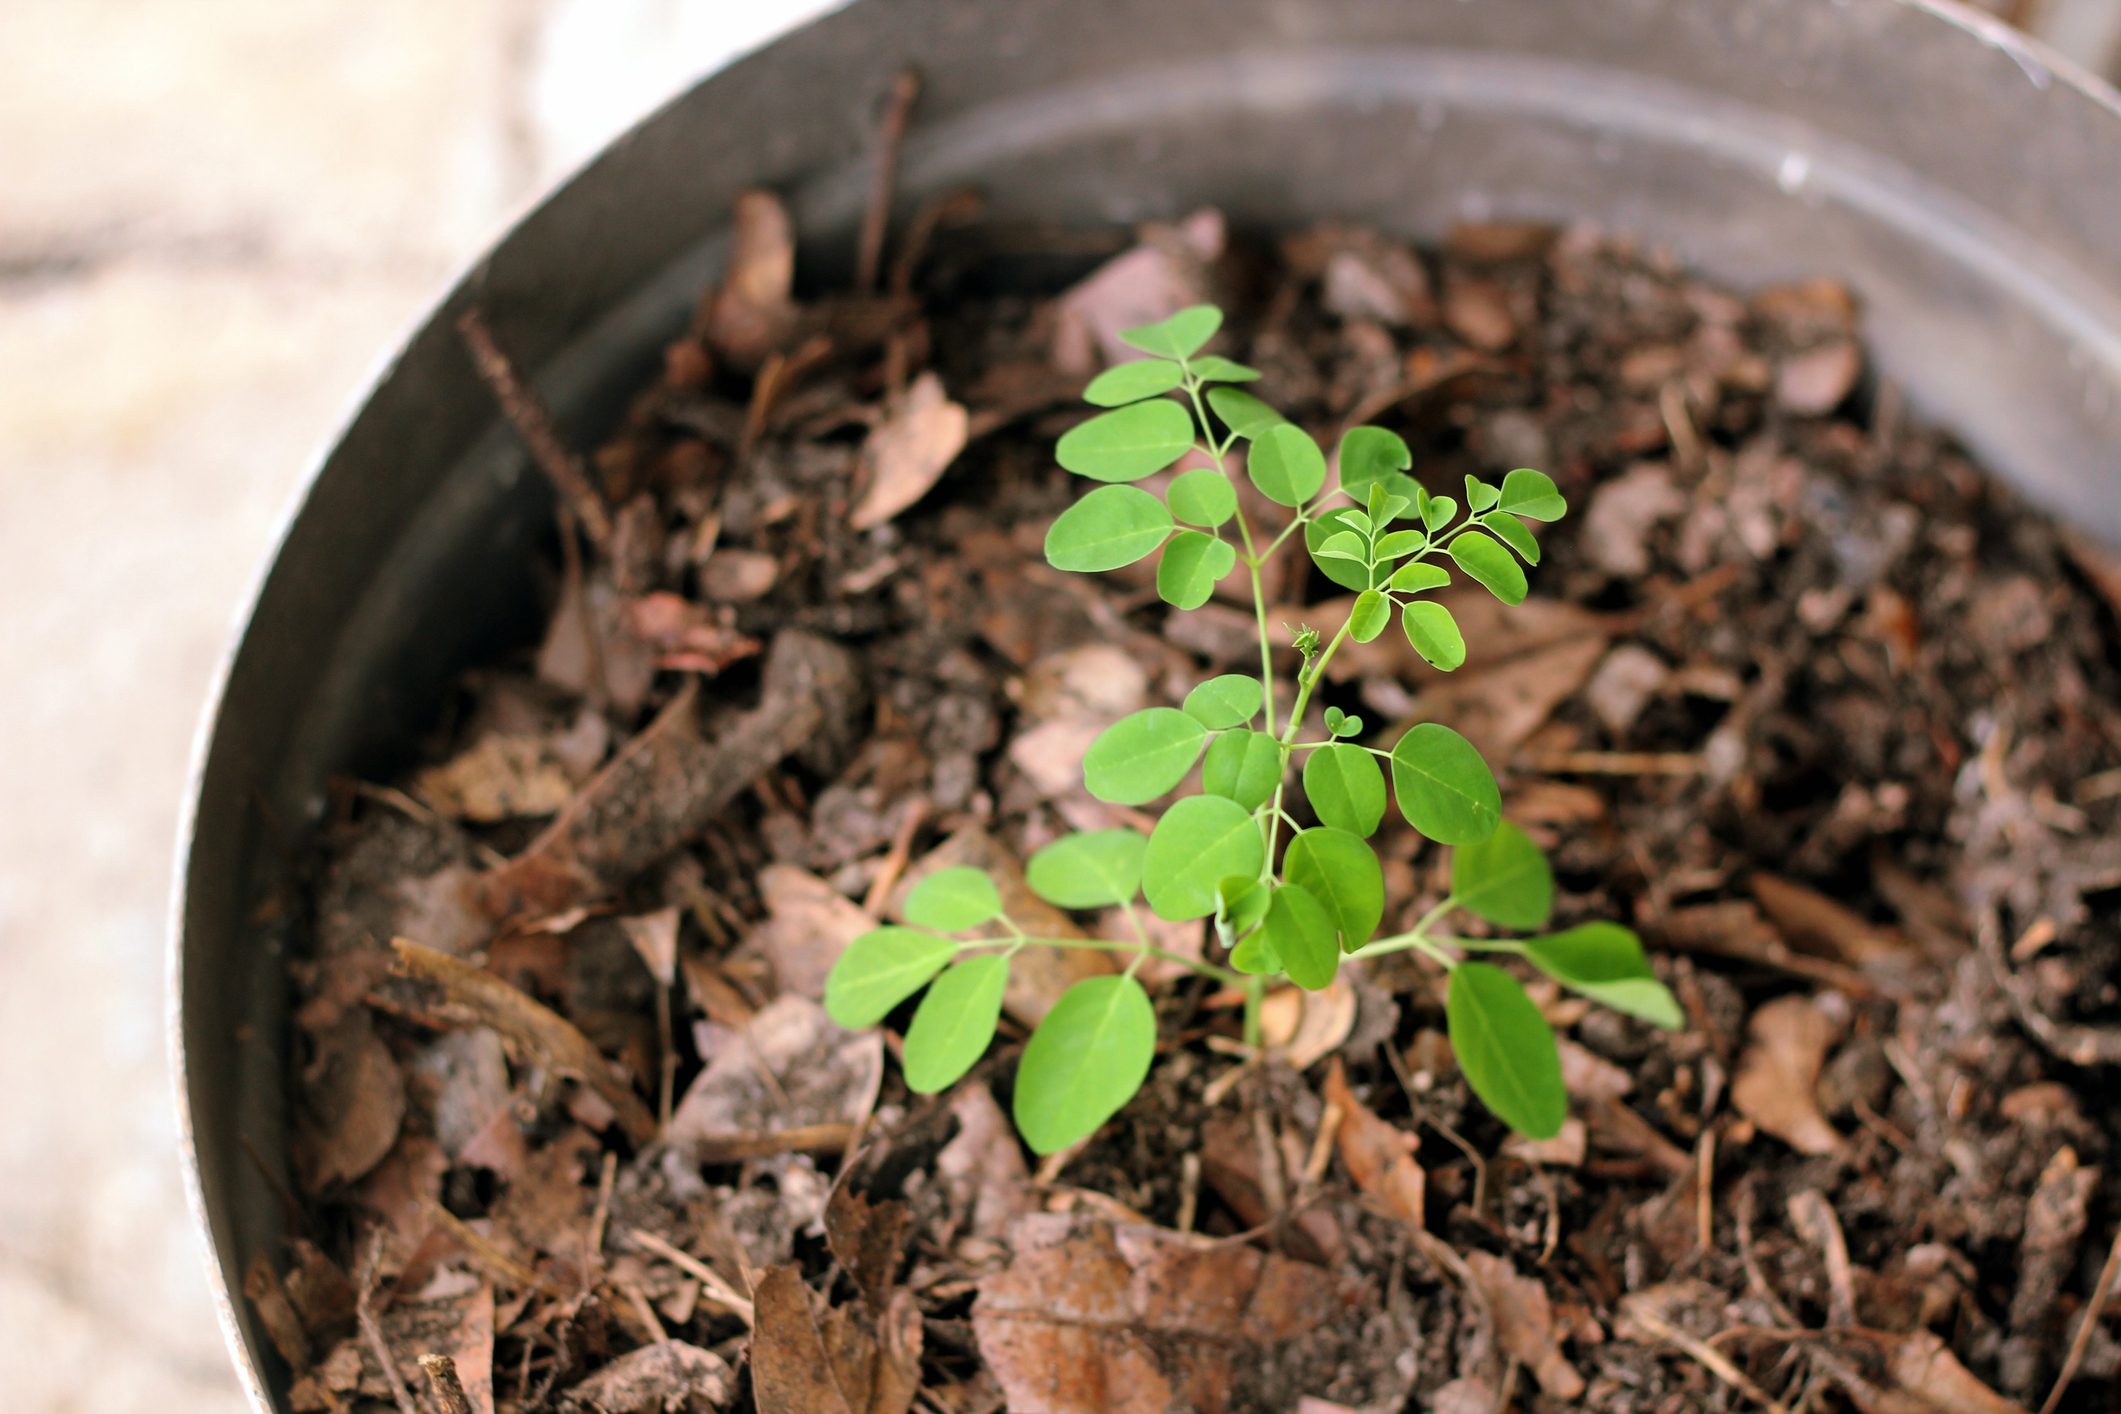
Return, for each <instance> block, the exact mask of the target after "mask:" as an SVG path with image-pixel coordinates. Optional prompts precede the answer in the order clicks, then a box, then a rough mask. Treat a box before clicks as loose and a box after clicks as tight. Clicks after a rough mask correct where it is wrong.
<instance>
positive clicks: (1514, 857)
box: [1451, 820, 1640, 951]
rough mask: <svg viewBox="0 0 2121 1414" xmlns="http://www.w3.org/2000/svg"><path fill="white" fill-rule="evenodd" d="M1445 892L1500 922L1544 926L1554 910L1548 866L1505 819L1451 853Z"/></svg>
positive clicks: (1535, 847) (1551, 873)
mask: <svg viewBox="0 0 2121 1414" xmlns="http://www.w3.org/2000/svg"><path fill="white" fill-rule="evenodd" d="M1451 896H1452V897H1453V898H1456V899H1457V900H1458V906H1459V907H1460V908H1463V909H1465V910H1466V911H1467V912H1468V913H1471V914H1473V915H1474V916H1475V917H1478V918H1485V919H1487V920H1488V922H1490V923H1494V924H1497V925H1499V926H1501V927H1504V928H1518V929H1527V928H1544V927H1546V926H1547V919H1549V918H1551V917H1552V916H1553V914H1554V871H1553V870H1552V869H1551V868H1549V867H1548V866H1547V857H1546V855H1545V854H1543V853H1541V851H1540V848H1539V846H1538V845H1536V844H1533V843H1532V838H1531V836H1529V835H1527V834H1526V833H1525V832H1524V831H1523V830H1520V829H1518V828H1517V827H1516V826H1515V825H1513V824H1511V823H1510V822H1509V821H1507V820H1505V821H1503V822H1502V823H1501V824H1499V825H1497V826H1496V827H1495V833H1494V834H1492V835H1489V836H1488V837H1487V838H1486V839H1484V840H1482V841H1481V842H1480V843H1479V844H1469V845H1461V846H1460V847H1459V848H1458V849H1457V850H1456V851H1455V852H1454V853H1453V854H1452V855H1451ZM1638 951H1640V949H1638Z"/></svg>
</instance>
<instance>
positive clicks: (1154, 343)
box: [1119, 304, 1223, 358]
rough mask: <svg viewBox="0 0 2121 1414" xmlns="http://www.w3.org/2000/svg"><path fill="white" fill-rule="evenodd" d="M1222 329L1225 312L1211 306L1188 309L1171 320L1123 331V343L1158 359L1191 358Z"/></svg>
mask: <svg viewBox="0 0 2121 1414" xmlns="http://www.w3.org/2000/svg"><path fill="white" fill-rule="evenodd" d="M1222 327H1223V312H1222V311H1221V310H1219V309H1217V308H1216V307H1215V306H1214V305H1212V304H1196V305H1189V306H1187V307H1186V308H1185V309H1181V310H1180V311H1179V312H1178V313H1176V314H1174V315H1172V316H1171V317H1170V318H1169V319H1164V320H1159V321H1158V322H1157V323H1154V324H1142V325H1137V326H1136V327H1135V328H1132V329H1123V330H1121V331H1120V336H1119V337H1120V342H1121V343H1124V344H1127V345H1129V346H1130V347H1133V348H1137V349H1140V350H1141V351H1142V352H1143V353H1145V354H1155V355H1156V356H1158V357H1159V358H1191V357H1192V356H1193V355H1194V354H1196V353H1198V352H1199V351H1200V346H1201V345H1202V344H1205V343H1207V342H1208V340H1210V339H1212V338H1214V337H1215V331H1216V330H1218V329H1220V328H1222Z"/></svg>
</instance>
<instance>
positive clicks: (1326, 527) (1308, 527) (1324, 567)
mask: <svg viewBox="0 0 2121 1414" xmlns="http://www.w3.org/2000/svg"><path fill="white" fill-rule="evenodd" d="M1348 515H1349V510H1348V508H1347V507H1346V506H1336V507H1334V508H1333V509H1332V510H1329V511H1325V512H1322V513H1321V514H1319V515H1317V516H1315V517H1313V518H1312V519H1310V520H1308V521H1305V522H1304V548H1305V549H1306V550H1308V551H1310V552H1311V559H1312V562H1313V563H1314V564H1316V565H1317V566H1318V568H1319V571H1320V572H1321V573H1322V574H1324V575H1325V577H1326V578H1327V579H1330V580H1332V581H1333V582H1334V583H1335V584H1337V585H1339V586H1340V587H1341V588H1343V589H1357V590H1360V589H1369V588H1371V587H1372V586H1371V583H1370V581H1371V578H1372V575H1371V572H1370V567H1369V566H1368V565H1365V564H1355V563H1352V562H1350V561H1348V560H1336V559H1331V558H1328V559H1320V558H1319V551H1321V550H1323V549H1324V548H1325V546H1326V542H1327V541H1329V540H1331V539H1333V538H1334V537H1335V536H1337V535H1356V536H1357V537H1358V538H1360V534H1359V532H1357V531H1356V530H1355V529H1354V527H1353V526H1351V525H1350V524H1349V523H1348V520H1347V517H1348ZM1365 558H1367V557H1365Z"/></svg>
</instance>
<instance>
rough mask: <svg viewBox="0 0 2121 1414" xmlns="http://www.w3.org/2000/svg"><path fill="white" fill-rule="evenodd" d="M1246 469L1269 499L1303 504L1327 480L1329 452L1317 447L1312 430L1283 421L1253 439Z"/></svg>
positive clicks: (1294, 504) (1279, 503)
mask: <svg viewBox="0 0 2121 1414" xmlns="http://www.w3.org/2000/svg"><path fill="white" fill-rule="evenodd" d="M1245 470H1246V472H1247V473H1249V474H1250V476H1251V477H1252V484H1253V485H1254V486H1257V487H1258V488H1259V492H1260V494H1261V495H1262V496H1265V497H1266V498H1267V499H1268V500H1270V501H1273V502H1274V503H1276V504H1277V505H1283V506H1300V505H1302V504H1303V503H1304V502H1305V501H1308V500H1310V499H1311V498H1312V497H1313V496H1316V495H1317V494H1318V491H1319V488H1320V487H1322V486H1324V485H1325V484H1326V454H1325V453H1324V452H1321V451H1320V450H1318V443H1316V442H1314V441H1312V440H1311V434H1310V433H1308V432H1306V431H1304V430H1303V429H1302V428H1301V427H1298V426H1295V425H1294V424H1293V423H1287V422H1284V423H1282V424H1280V425H1279V426H1276V427H1270V428H1268V429H1267V430H1266V431H1265V432H1262V433H1261V434H1260V435H1259V436H1258V437H1257V438H1256V439H1254V441H1253V443H1252V454H1251V456H1249V457H1247V458H1246V459H1245Z"/></svg>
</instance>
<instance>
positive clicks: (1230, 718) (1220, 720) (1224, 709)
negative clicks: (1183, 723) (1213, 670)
mask: <svg viewBox="0 0 2121 1414" xmlns="http://www.w3.org/2000/svg"><path fill="white" fill-rule="evenodd" d="M1265 701H1266V693H1265V690H1264V689H1262V688H1261V687H1260V685H1259V679H1258V678H1252V677H1246V676H1245V675H1244V674H1243V673H1224V674H1223V675H1222V676H1220V677H1212V678H1209V679H1208V680H1207V681H1206V682H1204V683H1202V684H1201V685H1200V686H1198V687H1196V688H1194V689H1193V690H1192V691H1191V692H1189V693H1187V694H1186V707H1185V711H1186V715H1187V716H1189V717H1191V718H1192V719H1193V720H1194V721H1196V722H1199V723H1200V724H1201V725H1202V726H1204V727H1206V728H1207V729H1208V730H1210V731H1221V730H1223V729H1224V728H1225V727H1241V726H1243V725H1244V724H1245V723H1247V722H1249V721H1251V720H1252V719H1253V718H1254V717H1256V716H1258V715H1259V709H1260V706H1261V705H1262V704H1263V703H1264V702H1265Z"/></svg>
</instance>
